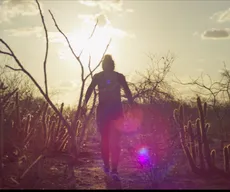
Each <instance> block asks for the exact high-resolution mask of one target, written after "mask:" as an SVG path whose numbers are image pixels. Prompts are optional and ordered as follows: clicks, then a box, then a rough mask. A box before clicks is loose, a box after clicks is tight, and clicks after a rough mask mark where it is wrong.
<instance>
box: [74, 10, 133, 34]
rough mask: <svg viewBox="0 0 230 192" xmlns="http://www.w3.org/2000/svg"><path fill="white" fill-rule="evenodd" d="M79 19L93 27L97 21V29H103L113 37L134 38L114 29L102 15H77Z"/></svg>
mask: <svg viewBox="0 0 230 192" xmlns="http://www.w3.org/2000/svg"><path fill="white" fill-rule="evenodd" d="M78 17H79V18H81V19H83V21H84V22H85V23H88V24H91V25H94V24H95V23H96V21H98V27H102V28H105V30H106V31H107V33H108V35H109V36H111V37H113V36H116V37H121V38H122V37H129V38H135V35H134V34H130V33H128V32H126V31H124V30H122V29H119V28H115V27H113V26H112V23H111V22H110V21H109V19H108V17H107V16H106V15H105V14H103V13H99V14H96V15H87V14H85V15H78Z"/></svg>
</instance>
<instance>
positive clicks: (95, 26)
mask: <svg viewBox="0 0 230 192" xmlns="http://www.w3.org/2000/svg"><path fill="white" fill-rule="evenodd" d="M97 24H98V19H97V21H96V23H95V25H94V28H93V31H92V32H91V34H90V36H89V38H88V40H90V39H91V38H92V37H93V35H94V33H95V31H96V28H97ZM83 51H84V48H83V49H82V50H81V52H80V54H79V56H78V57H79V58H80V57H81V55H82V53H83Z"/></svg>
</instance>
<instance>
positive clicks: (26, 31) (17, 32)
mask: <svg viewBox="0 0 230 192" xmlns="http://www.w3.org/2000/svg"><path fill="white" fill-rule="evenodd" d="M4 32H5V33H7V35H8V36H15V37H25V36H31V35H35V36H36V37H41V36H42V32H43V28H42V27H40V26H36V27H24V28H17V29H6V30H4Z"/></svg>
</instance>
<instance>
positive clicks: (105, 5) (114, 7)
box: [79, 0, 134, 13]
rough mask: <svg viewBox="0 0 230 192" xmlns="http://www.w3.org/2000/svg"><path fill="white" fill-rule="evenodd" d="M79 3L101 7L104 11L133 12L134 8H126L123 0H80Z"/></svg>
mask: <svg viewBox="0 0 230 192" xmlns="http://www.w3.org/2000/svg"><path fill="white" fill-rule="evenodd" d="M79 3H81V4H83V5H86V6H89V7H99V8H100V9H101V10H103V11H109V12H127V13H133V12H134V10H133V9H130V8H128V9H124V7H123V1H122V0H80V1H79Z"/></svg>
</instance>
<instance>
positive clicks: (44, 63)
mask: <svg viewBox="0 0 230 192" xmlns="http://www.w3.org/2000/svg"><path fill="white" fill-rule="evenodd" d="M35 1H36V3H37V6H38V9H39V12H40V16H41V20H42V25H43V28H44V31H45V37H46V49H45V58H44V62H43V70H44V79H45V93H46V95H47V96H48V82H47V72H46V63H47V57H48V52H49V39H48V31H47V28H46V24H45V20H44V16H43V14H42V10H41V6H40V4H39V3H38V0H35Z"/></svg>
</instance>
